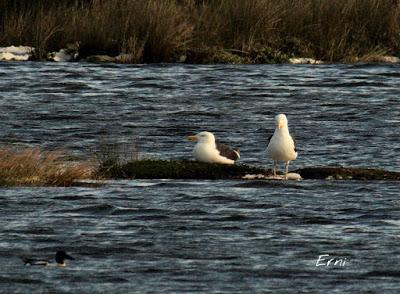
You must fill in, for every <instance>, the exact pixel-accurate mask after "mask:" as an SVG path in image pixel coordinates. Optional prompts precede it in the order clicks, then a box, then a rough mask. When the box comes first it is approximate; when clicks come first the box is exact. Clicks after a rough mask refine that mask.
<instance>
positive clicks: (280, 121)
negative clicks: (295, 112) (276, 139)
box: [275, 113, 288, 129]
mask: <svg viewBox="0 0 400 294" xmlns="http://www.w3.org/2000/svg"><path fill="white" fill-rule="evenodd" d="M275 125H276V127H277V128H278V129H282V128H285V127H287V125H288V120H287V118H286V115H284V114H283V113H281V114H278V115H277V116H275Z"/></svg>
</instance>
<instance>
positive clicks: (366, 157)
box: [0, 62, 400, 293]
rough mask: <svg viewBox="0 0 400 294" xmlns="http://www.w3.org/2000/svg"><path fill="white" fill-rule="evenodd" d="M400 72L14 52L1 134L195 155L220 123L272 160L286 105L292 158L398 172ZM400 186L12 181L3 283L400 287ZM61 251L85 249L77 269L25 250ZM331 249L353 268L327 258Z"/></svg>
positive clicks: (13, 142) (199, 288)
mask: <svg viewBox="0 0 400 294" xmlns="http://www.w3.org/2000/svg"><path fill="white" fill-rule="evenodd" d="M399 82H400V66H398V65H336V64H335V65H321V66H308V65H301V66H299V65H297V66H294V65H249V66H246V65H237V66H236V65H216V66H202V65H141V66H130V65H95V64H84V63H65V64H62V63H61V64H59V63H33V62H25V63H18V62H7V63H5V62H2V63H0V143H1V144H2V145H4V146H12V147H15V148H17V147H41V148H43V149H64V150H67V151H68V152H70V153H71V154H73V155H75V156H76V158H89V157H90V158H92V157H93V156H94V154H96V152H97V151H98V149H99V146H100V145H101V144H102V142H103V141H111V142H114V143H116V145H115V148H117V149H118V152H123V151H124V150H125V149H130V148H132V149H135V150H136V151H135V152H139V154H140V156H143V157H153V158H164V159H172V158H190V157H191V149H192V147H193V145H192V143H190V142H187V141H185V136H187V135H190V134H193V133H196V132H199V131H202V130H208V131H212V132H214V133H215V134H216V136H217V138H220V140H221V141H223V142H224V143H227V144H229V145H232V146H234V147H237V148H239V149H240V150H241V155H242V158H241V160H240V161H241V162H242V163H248V164H256V165H261V166H268V165H270V164H271V163H270V161H269V160H268V159H267V158H266V155H265V148H266V144H267V138H268V137H269V136H270V134H272V132H273V129H274V116H275V115H276V114H277V113H280V112H284V113H286V114H287V116H288V119H289V127H290V131H291V132H292V133H293V134H294V136H295V137H296V141H297V145H298V149H299V156H298V159H297V160H296V161H294V162H293V163H292V164H291V168H292V169H296V168H302V167H305V166H327V165H342V166H359V167H379V168H384V169H387V170H393V171H400V160H399V157H398V154H399V153H400V136H399V130H400V103H399V102H400V97H399V96H400V89H399V86H398V85H399ZM122 147H123V148H122ZM125 151H126V150H125ZM281 168H282V167H281ZM399 188H400V184H399V183H398V182H384V181H368V182H367V181H328V180H303V181H270V182H262V181H241V180H236V181H194V180H191V181H189V180H185V181H183V180H181V181H179V180H135V179H133V180H124V181H122V180H121V181H118V180H116V181H110V182H107V183H106V184H105V185H104V186H102V187H92V188H88V187H69V188H49V187H46V188H29V187H18V188H0V265H1V267H0V292H2V293H14V292H17V293H36V292H37V293H43V292H51V293H53V292H57V293H64V292H72V293H99V292H100V293H191V292H197V293H211V292H217V293H238V292H239V293H269V292H270V293H304V292H311V293H318V292H320V293H327V292H329V293H345V292H351V293H361V292H364V293H375V292H378V291H379V292H382V293H398V292H399V291H400V270H399V264H400V247H399V244H400V237H399V236H400V234H399V233H400V199H399V192H398V191H399V190H400V189H399ZM58 249H64V250H66V251H67V252H68V253H69V254H70V255H72V256H73V257H75V260H72V261H69V263H68V266H67V267H66V268H63V269H59V268H53V269H52V268H41V267H24V266H23V263H22V261H21V260H20V256H21V255H26V254H32V255H38V256H43V257H52V256H53V255H54V253H55V251H56V250H58ZM325 254H329V255H330V256H331V257H334V258H338V259H342V260H345V264H344V265H343V266H339V265H336V266H332V265H330V266H318V267H317V266H316V262H317V260H318V257H319V256H320V255H325ZM325 258H326V257H325ZM325 263H326V262H325Z"/></svg>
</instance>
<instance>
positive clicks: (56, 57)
mask: <svg viewBox="0 0 400 294" xmlns="http://www.w3.org/2000/svg"><path fill="white" fill-rule="evenodd" d="M77 57H78V53H75V54H74V55H72V54H69V53H67V49H60V51H58V52H51V53H49V54H47V58H48V59H49V60H53V61H56V62H67V61H71V60H73V59H75V58H77Z"/></svg>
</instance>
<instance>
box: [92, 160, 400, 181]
mask: <svg viewBox="0 0 400 294" xmlns="http://www.w3.org/2000/svg"><path fill="white" fill-rule="evenodd" d="M293 172H295V173H299V174H300V175H301V177H302V178H303V179H338V180H400V173H399V172H389V171H385V170H382V169H369V168H344V167H308V168H303V169H298V170H295V171H293ZM98 173H99V175H102V176H103V177H106V178H116V179H130V178H137V179H240V178H242V177H243V176H245V175H246V174H263V175H268V176H269V175H271V174H272V172H271V170H270V169H264V168H261V167H254V166H249V165H244V164H235V165H224V164H209V163H203V162H197V161H189V160H135V161H131V162H128V163H125V164H117V163H115V162H114V163H113V162H112V161H110V162H108V163H107V162H105V163H103V165H102V166H101V167H100V169H99V171H98Z"/></svg>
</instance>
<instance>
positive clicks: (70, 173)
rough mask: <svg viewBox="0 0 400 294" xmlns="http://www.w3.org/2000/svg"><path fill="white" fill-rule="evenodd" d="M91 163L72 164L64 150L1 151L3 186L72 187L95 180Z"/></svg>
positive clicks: (0, 183)
mask: <svg viewBox="0 0 400 294" xmlns="http://www.w3.org/2000/svg"><path fill="white" fill-rule="evenodd" d="M92 171H93V165H92V164H90V163H89V162H83V163H82V162H79V163H77V162H71V161H68V160H67V156H66V154H65V153H63V152H60V151H50V152H44V151H41V150H39V149H36V148H26V149H22V150H11V149H9V148H0V185H1V186H72V185H74V184H75V183H76V182H77V181H78V180H83V179H88V178H90V177H91V175H92Z"/></svg>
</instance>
